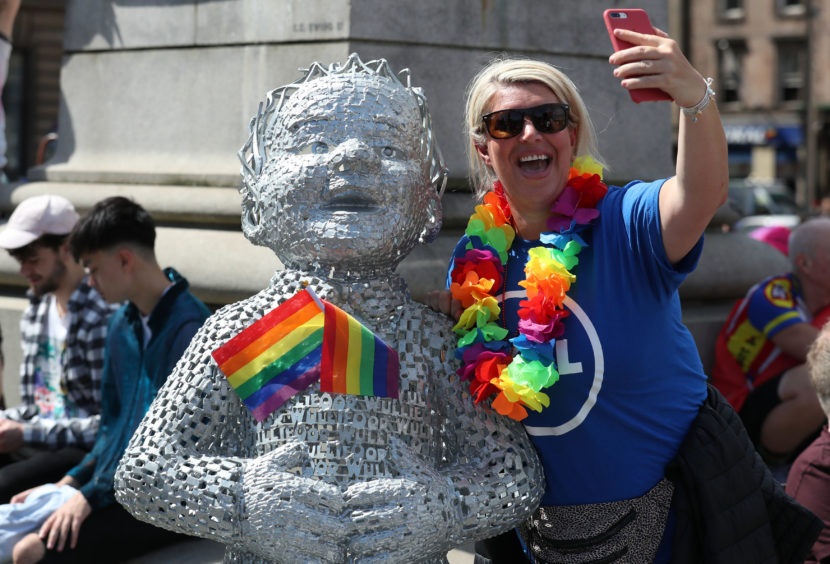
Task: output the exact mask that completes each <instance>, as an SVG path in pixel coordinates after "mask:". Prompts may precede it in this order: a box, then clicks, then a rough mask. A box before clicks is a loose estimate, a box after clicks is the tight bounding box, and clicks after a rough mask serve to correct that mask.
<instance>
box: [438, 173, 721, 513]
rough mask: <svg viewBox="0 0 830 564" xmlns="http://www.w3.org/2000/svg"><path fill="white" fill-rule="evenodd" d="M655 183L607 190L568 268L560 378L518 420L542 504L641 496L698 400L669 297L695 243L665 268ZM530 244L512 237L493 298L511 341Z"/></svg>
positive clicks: (699, 375) (687, 342) (691, 361)
mask: <svg viewBox="0 0 830 564" xmlns="http://www.w3.org/2000/svg"><path fill="white" fill-rule="evenodd" d="M663 182H664V180H660V181H655V182H651V183H644V182H632V183H630V184H628V185H627V186H626V187H625V188H620V187H617V186H611V187H609V191H608V194H607V195H606V196H605V198H603V200H602V201H601V202H600V204H599V206H598V209H599V210H600V216H599V218H598V219H597V220H595V221H594V223H593V224H592V226H591V227H589V228H588V229H586V230H585V231H583V232H582V233H581V235H582V238H583V239H584V240H585V242H586V243H587V244H588V246H587V247H585V248H584V249H583V250H582V252H581V253H580V254H579V264H578V265H577V266H576V267H575V268H574V269H572V272H573V273H574V274H575V275H576V282H575V283H574V284H573V285H572V286H571V289H570V291H569V292H568V297H567V298H566V301H565V306H566V309H567V310H568V311H569V312H570V315H569V316H568V317H567V318H566V319H565V320H564V327H565V334H564V336H563V337H561V338H559V339H557V343H556V351H557V366H558V370H559V372H560V379H559V381H558V382H557V383H556V384H554V386H552V387H551V388H548V389H547V390H546V393H547V394H548V395H549V396H550V400H551V404H550V407H547V408H544V410H543V411H542V413H537V412H535V411H531V410H528V412H529V413H530V415H529V416H528V417H527V419H525V420H524V421H523V423H524V424H525V428H526V429H527V432H528V434H529V435H530V436H531V439H532V440H533V443H534V444H535V445H536V448H537V450H538V452H539V456H540V458H541V460H542V464H543V466H544V470H545V478H546V480H547V489H546V491H545V495H544V498H543V499H542V505H574V504H584V503H598V502H604V501H616V500H621V499H629V498H633V497H638V496H640V495H642V494H644V493H645V492H646V491H648V490H649V489H651V488H652V487H653V486H654V485H655V484H656V483H657V482H658V481H659V480H660V479H662V478H663V475H664V468H665V466H666V464H667V463H668V462H669V460H671V458H672V457H673V456H674V455H675V454H676V452H677V450H678V448H679V446H680V443H681V441H682V440H683V438H684V436H685V435H686V432H687V431H688V429H689V426H690V425H691V422H692V420H693V419H694V418H695V416H696V415H697V412H698V409H699V407H700V405H701V404H702V403H703V400H704V399H705V397H706V393H707V392H706V376H705V375H704V373H703V368H702V366H701V363H700V358H699V356H698V353H697V348H696V346H695V343H694V340H693V339H692V336H691V334H690V333H689V331H688V330H687V329H686V327H685V326H684V325H683V324H682V322H681V314H680V301H679V298H678V295H677V288H678V286H679V285H680V283H681V282H682V281H683V280H684V278H685V277H686V275H687V274H688V273H689V272H691V271H692V270H693V269H694V267H695V266H696V264H697V260H698V258H699V256H700V252H701V249H702V246H703V240H702V238H701V240H700V241H698V243H697V245H696V246H695V247H694V249H693V250H692V251H690V252H689V254H688V255H687V256H686V257H684V258H683V259H682V260H681V261H680V262H679V263H678V264H676V265H674V266H672V265H671V264H670V263H669V260H668V258H667V256H666V252H665V249H664V247H663V240H662V234H661V228H660V213H659V208H658V196H659V191H660V187H661V186H662V184H663ZM466 243H467V239H466V236H465V237H464V238H462V240H461V241H460V242H459V244H458V245H457V246H456V249H455V252H454V255H453V258H455V257H459V256H463V254H464V250H465V246H466ZM538 245H539V243H538V241H537V242H531V241H524V240H520V239H518V238H517V239H516V241H515V242H514V243H513V246H512V248H511V249H510V251H509V259H508V264H507V277H506V278H507V288H506V290H507V292H506V294H504V295H505V296H506V302H507V307H506V312H505V313H506V319H507V326H508V328H509V329H510V336H511V337H513V336H515V335H516V334H517V332H516V328H517V325H518V315H517V310H518V307H519V305H518V304H519V301H520V300H521V299H524V297H525V291H524V288H522V287H521V286H518V282H519V281H520V280H522V279H523V278H524V265H525V262H526V260H527V252H528V249H530V248H532V247H534V246H538ZM450 271H452V262H451V264H450ZM448 283H449V277H448ZM502 291H503V289H500V290H499V291H498V292H497V295H498V297H499V299H500V300H501V296H502V295H503V292H502Z"/></svg>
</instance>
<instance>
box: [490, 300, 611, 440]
mask: <svg viewBox="0 0 830 564" xmlns="http://www.w3.org/2000/svg"><path fill="white" fill-rule="evenodd" d="M511 294H515V295H511ZM505 297H506V298H508V299H509V298H512V297H521V298H522V299H525V298H526V294H525V292H524V290H519V291H516V292H508V293H507V296H505ZM563 305H564V306H565V307H566V308H567V309H568V310H570V312H571V315H573V316H574V317H576V319H577V320H578V321H579V323H580V324H581V325H582V328H583V329H584V330H585V335H586V336H587V339H588V341H589V343H590V345H591V350H593V353H594V378H593V381H592V382H591V387H590V389H589V390H588V394H587V396H586V398H585V401H584V402H583V403H582V406H581V407H580V408H579V410H578V411H577V412H576V414H575V415H574V416H573V417H571V418H570V419H568V420H567V421H565V422H563V423H561V424H559V425H556V426H553V427H539V426H534V425H525V430H526V431H527V433H528V434H529V435H534V436H537V437H544V436H551V435H564V434H565V433H568V432H570V431H573V430H574V429H576V428H577V427H579V426H580V425H581V424H582V422H583V421H585V418H586V417H588V414H589V413H590V412H591V409H592V408H593V407H594V405H596V403H597V396H598V395H599V391H600V389H601V388H602V380H603V376H604V374H605V359H604V357H603V354H602V345H601V344H600V342H599V335H598V334H597V331H596V328H595V327H594V324H593V323H591V320H590V318H589V317H588V315H587V314H586V313H585V310H583V309H582V308H581V307H579V305H578V304H577V303H576V302H575V301H573V299H571V298H570V297H568V296H566V297H565V301H564V304H563ZM560 344H562V345H565V344H566V343H563V342H557V344H556V347H557V348H556V353H557V355H556V356H557V368H558V369H559V373H560V377H561V376H563V375H567V374H568V373H569V366H568V365H567V360H568V357H567V348H564V351H565V355H564V360H565V361H566V362H565V363H563V362H562V360H563V357H562V355H560V354H559V353H560V348H559V347H560ZM555 387H556V386H555V385H554V388H555Z"/></svg>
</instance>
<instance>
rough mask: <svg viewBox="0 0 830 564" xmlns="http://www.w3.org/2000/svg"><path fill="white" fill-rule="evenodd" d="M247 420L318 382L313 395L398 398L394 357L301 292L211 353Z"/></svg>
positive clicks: (340, 314)
mask: <svg viewBox="0 0 830 564" xmlns="http://www.w3.org/2000/svg"><path fill="white" fill-rule="evenodd" d="M213 358H214V360H216V363H217V364H218V365H219V369H220V370H221V371H222V373H223V374H224V375H225V376H226V377H227V379H228V383H229V384H230V385H231V387H232V388H233V389H234V390H236V393H237V394H238V395H239V397H240V398H241V399H242V402H243V403H244V404H245V406H246V407H247V408H248V409H249V410H250V411H251V414H252V415H253V416H254V419H256V420H257V421H262V420H263V419H265V418H266V417H268V416H269V415H270V414H271V413H273V412H274V411H276V410H277V409H279V408H280V406H281V405H282V404H283V403H285V401H286V400H288V398H290V397H291V396H293V395H294V394H296V393H297V392H299V391H301V390H304V389H305V388H307V387H308V386H310V385H311V384H312V383H313V382H314V381H315V380H317V379H318V378H319V379H320V391H323V392H334V393H339V394H355V395H365V396H385V397H391V398H397V397H398V372H399V367H398V353H397V352H396V351H395V350H394V349H392V348H391V347H390V346H389V345H387V344H386V343H384V342H383V341H382V340H380V339H379V338H378V337H377V336H375V334H374V333H372V332H371V331H369V330H368V329H367V328H366V327H364V326H363V325H362V324H361V323H360V322H358V321H357V320H356V319H355V318H353V317H352V316H350V315H349V314H347V313H346V312H344V311H343V310H341V309H339V308H338V307H336V306H334V305H332V304H330V303H328V302H326V301H324V300H320V298H318V297H317V296H316V295H314V294H313V293H312V292H311V290H308V289H306V290H302V291H301V292H299V293H297V294H295V295H294V296H293V297H291V298H289V299H288V300H286V301H285V302H283V303H282V304H281V305H279V306H278V307H276V308H275V309H273V310H271V311H270V312H268V313H267V314H265V315H264V316H263V317H262V318H261V319H259V320H258V321H256V322H255V323H254V324H253V325H251V326H250V327H248V328H247V329H245V330H244V331H242V332H241V333H239V334H238V335H236V336H235V337H233V338H232V339H231V340H229V341H228V342H227V343H225V344H224V345H222V346H221V347H219V348H218V349H216V350H215V351H213Z"/></svg>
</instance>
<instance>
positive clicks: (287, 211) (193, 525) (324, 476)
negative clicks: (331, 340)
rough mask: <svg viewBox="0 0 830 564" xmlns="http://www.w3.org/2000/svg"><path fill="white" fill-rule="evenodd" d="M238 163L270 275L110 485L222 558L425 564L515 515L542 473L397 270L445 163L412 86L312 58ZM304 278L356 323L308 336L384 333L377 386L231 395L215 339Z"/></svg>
mask: <svg viewBox="0 0 830 564" xmlns="http://www.w3.org/2000/svg"><path fill="white" fill-rule="evenodd" d="M404 82H405V83H407V84H408V80H407V81H404ZM242 157H243V163H244V164H243V185H242V207H243V213H242V226H243V231H244V233H245V235H246V237H248V239H249V240H251V241H252V242H254V243H255V244H259V245H264V246H267V247H269V248H271V249H272V250H273V251H274V252H275V253H276V254H277V256H278V257H279V258H280V260H281V261H282V263H283V265H284V266H285V270H282V271H279V272H277V273H276V274H275V275H274V277H273V279H272V281H271V283H270V285H269V286H268V287H267V288H265V289H264V290H262V291H261V292H259V293H258V294H256V295H254V296H252V297H251V298H248V299H246V300H243V301H241V302H238V303H235V304H231V305H229V306H227V307H224V308H222V309H221V310H219V311H218V312H216V313H215V314H214V315H213V316H212V317H211V318H210V319H209V320H208V321H207V323H206V324H205V327H203V328H202V330H201V331H200V332H199V334H198V335H197V336H196V337H195V338H194V340H193V344H192V346H191V347H190V349H188V351H187V352H186V353H185V357H184V358H183V359H182V362H180V363H179V364H178V365H177V367H176V370H175V372H174V373H173V374H172V375H171V377H170V380H169V381H168V384H167V385H166V386H165V387H164V388H163V389H162V390H161V391H160V392H159V396H158V397H157V398H156V401H155V402H153V405H152V406H151V407H150V411H149V412H148V414H147V417H146V418H145V419H144V421H143V422H142V425H141V426H140V427H139V429H138V431H136V434H135V435H134V436H133V439H132V441H131V442H130V446H129V447H128V449H127V452H126V453H125V454H124V458H122V460H121V464H120V466H119V469H118V472H117V474H116V498H117V499H118V500H119V501H120V502H121V503H122V504H124V506H125V507H127V508H128V509H129V510H130V511H131V512H132V513H133V514H135V515H136V516H138V517H139V518H141V519H145V520H147V521H148V522H151V523H154V524H156V525H158V526H160V527H165V528H167V529H170V530H176V531H181V532H184V533H187V534H191V535H197V536H200V537H206V538H210V539H213V540H216V541H219V542H221V543H224V544H225V545H226V546H227V548H226V553H225V560H226V561H227V562H308V561H325V562H344V561H352V560H355V561H360V560H362V559H372V560H373V561H384V562H415V561H439V560H441V559H442V558H444V556H445V554H446V552H447V551H448V550H450V549H451V548H453V547H455V546H458V545H461V544H463V543H465V542H469V541H471V540H473V539H476V538H480V537H487V536H491V535H494V534H496V533H498V532H501V531H503V530H506V529H509V528H511V527H512V526H514V525H515V524H516V523H517V522H519V521H521V520H522V519H523V518H525V517H527V516H528V515H529V514H530V512H531V511H532V510H533V509H534V508H535V506H536V504H538V502H539V498H540V495H541V492H542V483H543V480H542V478H541V474H540V470H539V463H538V459H537V457H536V455H535V452H534V451H533V448H532V447H531V446H530V443H529V441H528V439H527V435H526V434H525V432H524V430H523V429H522V428H521V426H519V425H518V424H516V423H515V422H513V421H512V420H510V419H508V418H506V417H503V416H500V415H498V414H497V413H495V412H494V411H492V410H490V409H487V408H484V407H482V406H477V405H475V404H473V402H472V401H470V397H469V394H468V393H467V391H466V390H465V386H462V385H461V383H460V381H459V378H458V377H457V376H456V374H455V369H456V367H457V364H456V363H454V362H453V348H454V343H455V339H454V338H453V337H452V333H451V325H452V323H451V321H450V320H449V319H447V318H446V317H445V316H443V315H440V314H437V313H435V312H432V311H430V310H429V309H428V308H426V307H425V306H423V305H420V304H417V303H414V302H412V300H411V298H410V296H409V292H408V291H407V288H406V283H405V282H404V281H403V279H402V278H401V277H400V276H399V275H397V274H396V273H395V267H396V265H397V264H398V263H399V262H400V261H401V260H402V259H403V258H404V257H405V256H406V255H407V254H408V253H409V251H410V250H411V249H412V248H413V247H414V246H415V245H416V244H417V243H418V242H419V241H429V240H431V239H432V238H433V237H434V236H435V235H436V234H437V232H438V229H439V227H440V222H441V220H440V217H441V216H440V214H441V199H440V198H441V191H442V189H443V180H444V176H445V174H446V173H445V171H444V167H443V163H442V161H441V158H440V153H439V152H438V149H437V147H436V145H435V141H434V138H433V135H432V130H431V125H430V117H429V113H428V111H427V108H426V100H425V98H424V96H423V94H422V93H421V92H420V90H419V89H416V88H411V87H409V86H406V85H405V84H402V83H401V81H400V80H399V79H398V78H397V77H396V76H395V75H394V74H393V73H392V72H391V71H390V70H389V67H388V65H387V63H386V61H383V60H380V61H372V62H369V63H363V62H362V61H360V59H359V58H358V57H357V55H352V56H351V57H350V58H349V60H348V61H347V62H346V63H345V64H343V65H342V66H341V65H339V64H334V65H331V66H329V67H323V66H321V65H319V64H317V63H315V64H313V65H312V67H311V69H310V70H309V71H308V74H307V75H306V76H304V77H302V78H301V79H299V80H298V81H296V82H295V83H293V84H290V85H288V86H286V87H282V88H278V89H277V90H275V91H273V92H271V93H269V95H268V100H267V103H266V104H265V105H264V109H263V110H261V111H260V113H259V115H257V116H256V118H255V119H254V121H253V122H252V125H251V138H250V140H249V142H248V143H247V144H246V145H245V147H244V149H243V151H242ZM240 274H241V273H240ZM305 288H308V289H311V290H313V291H314V293H315V294H316V295H317V296H319V297H320V298H322V299H323V300H327V301H328V303H325V309H326V312H328V311H329V307H330V306H331V305H332V304H333V305H335V306H337V307H339V308H342V310H343V311H345V312H346V313H348V314H349V315H351V316H353V319H359V320H360V322H361V323H362V324H363V326H364V329H368V330H367V331H365V332H363V331H362V330H358V331H357V332H355V333H352V332H351V329H350V330H349V331H345V330H344V331H343V332H340V329H339V327H340V326H339V324H336V325H333V326H330V325H329V321H328V317H327V319H326V322H325V325H324V331H328V330H329V328H330V327H336V329H335V330H334V331H333V333H337V339H342V337H343V336H344V335H348V337H349V343H352V338H353V335H354V336H355V337H356V336H357V335H361V339H362V338H366V337H368V336H370V335H372V334H373V333H374V335H375V337H376V338H379V339H380V340H382V342H383V343H385V344H386V345H388V346H389V347H391V349H392V353H391V354H390V356H389V357H388V358H394V359H395V360H396V361H397V363H399V371H396V375H397V382H395V385H394V386H387V387H386V388H384V390H385V392H387V393H388V395H391V397H386V395H387V394H386V393H384V394H377V393H375V394H374V395H372V393H364V388H363V386H362V382H361V385H360V387H359V390H360V395H357V392H355V391H352V390H350V389H349V387H345V389H344V390H343V391H345V392H346V393H336V389H335V390H332V391H324V389H328V387H327V386H326V387H325V388H324V385H323V378H324V369H323V367H322V366H321V365H320V364H317V365H314V364H311V365H310V366H309V367H308V371H307V372H305V374H309V375H311V376H312V377H311V378H309V380H307V381H304V385H302V386H300V385H298V386H296V387H294V386H293V381H292V382H291V383H290V384H286V385H283V386H282V387H280V382H278V381H277V380H278V379H279V378H280V375H278V376H275V377H274V378H273V379H272V380H264V381H263V382H262V384H263V385H262V387H260V388H259V389H260V390H270V387H273V389H274V390H276V392H275V393H274V396H276V395H277V394H281V393H285V396H283V399H284V400H285V401H284V403H282V405H281V406H280V407H277V408H275V410H274V411H271V412H270V413H268V412H267V411H266V412H259V411H257V410H258V409H259V407H256V408H254V407H250V409H249V404H248V403H243V400H242V396H243V394H242V392H241V390H240V388H237V387H236V384H234V383H232V378H229V377H226V374H223V372H222V371H220V368H219V365H218V364H217V361H215V360H214V359H215V358H216V357H215V356H213V355H214V352H215V351H217V350H218V349H220V348H223V347H224V346H225V345H227V344H228V343H229V342H230V341H232V340H233V339H235V338H236V337H238V336H246V335H247V333H246V331H247V330H248V329H250V328H252V327H254V325H255V324H257V323H259V322H260V321H262V320H264V319H266V318H267V316H270V314H272V313H274V311H278V312H279V311H281V310H280V309H279V308H278V306H282V305H285V304H288V303H293V302H292V300H293V299H294V298H297V296H298V295H300V296H302V295H307V294H308V293H307V292H306V293H303V292H301V291H302V290H304V289H305ZM298 292H299V294H298ZM308 305H309V307H311V308H312V309H313V307H315V306H314V305H313V304H311V303H309V304H308ZM275 308H277V309H275ZM318 311H319V310H318ZM350 327H352V326H350ZM362 342H368V341H362ZM254 344H256V343H254ZM286 346H287V345H286ZM325 346H326V345H325V344H324V345H323V347H324V348H325ZM290 350H294V349H293V348H292V349H290ZM357 350H363V349H361V348H358V349H357ZM375 350H377V349H375ZM395 351H396V353H397V354H395ZM345 352H347V351H344V353H345ZM352 352H353V351H352V350H349V351H348V356H344V358H345V359H347V360H344V361H342V362H341V361H338V360H335V361H334V362H335V363H336V366H335V368H336V369H337V370H341V369H345V368H346V365H349V369H351V368H352V366H351V361H352V358H353V355H352ZM323 358H326V357H325V355H323ZM253 364H255V362H254V361H252V362H251V363H250V365H253ZM356 365H357V366H360V362H356ZM222 366H223V370H224V369H225V368H224V367H225V366H226V364H224V363H223V364H222ZM245 366H246V367H247V366H248V365H245ZM267 366H271V365H267ZM375 366H377V365H375ZM315 370H319V376H317V377H314V371H315ZM263 372H265V370H263ZM258 374H260V373H258ZM234 376H236V373H234ZM370 376H371V375H370ZM386 376H388V372H384V373H381V374H380V377H381V378H382V379H383V382H385V383H387V384H388V383H389V380H386V379H385V377H386ZM375 378H377V373H376V376H375ZM253 379H254V378H252V380H253ZM249 381H250V380H249ZM369 381H370V382H374V383H378V381H377V379H375V380H372V378H371V377H370V378H369ZM327 384H328V383H327ZM390 392H391V393H390ZM257 393H258V392H257ZM269 393H270V392H269ZM292 394H293V395H292ZM254 395H256V393H255V394H254ZM274 396H268V397H269V399H270V398H272V397H274ZM250 397H253V396H249V398H250ZM245 401H246V402H247V401H248V400H245ZM266 403H267V401H266Z"/></svg>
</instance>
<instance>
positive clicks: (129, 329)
mask: <svg viewBox="0 0 830 564" xmlns="http://www.w3.org/2000/svg"><path fill="white" fill-rule="evenodd" d="M165 274H166V275H167V276H168V278H170V280H171V281H173V282H174V284H173V286H171V287H170V288H169V289H168V290H167V292H166V293H165V294H164V295H163V296H162V298H161V300H159V302H158V303H157V304H156V307H155V308H154V309H153V311H152V312H151V313H150V317H149V320H148V325H149V327H150V330H151V335H152V336H151V337H150V342H149V343H147V344H146V346H145V344H144V342H143V341H144V329H143V326H142V323H141V317H140V313H139V310H138V308H137V307H136V306H135V305H133V304H132V303H127V304H125V305H124V306H122V307H121V309H119V310H118V311H117V312H115V313H114V314H113V315H112V317H111V318H110V321H109V329H108V331H107V348H106V356H105V359H106V360H105V361H104V374H103V379H102V384H101V387H102V390H101V393H102V400H101V423H100V427H99V429H98V436H97V437H96V439H95V445H94V446H93V448H92V450H91V451H90V453H89V454H87V455H86V457H85V458H84V459H83V460H82V461H81V463H80V464H78V466H76V467H75V468H73V469H72V470H70V471H69V475H70V476H72V477H73V478H74V479H75V480H77V481H78V482H79V483H80V484H82V485H81V488H80V490H81V493H82V494H83V495H84V497H85V498H86V500H87V501H88V502H89V504H90V505H91V506H92V509H93V510H96V509H100V508H102V507H105V506H107V505H109V504H110V503H113V502H114V501H115V498H114V496H113V475H114V474H115V469H116V467H117V466H118V461H119V460H120V458H121V455H122V454H123V453H124V450H125V449H126V448H127V443H129V441H130V438H131V437H132V435H133V432H135V429H136V428H137V427H138V424H139V423H140V422H141V419H142V418H143V417H144V414H145V413H146V412H147V409H148V408H149V407H150V403H151V402H152V401H153V399H154V398H155V397H156V392H157V391H158V389H159V388H160V387H161V385H162V384H164V382H165V380H167V376H168V375H169V374H170V373H171V372H172V371H173V367H174V366H175V365H176V362H177V361H178V360H179V358H180V357H181V356H182V354H183V353H184V350H185V349H186V348H187V346H188V345H189V344H190V340H191V339H192V338H193V335H194V334H195V333H196V331H197V330H198V329H199V327H201V326H202V323H204V321H205V319H207V318H208V316H209V315H210V311H209V310H208V309H207V307H205V305H204V304H203V303H202V302H201V301H199V300H198V299H197V298H195V297H194V296H193V294H191V293H190V291H189V290H188V288H189V284H188V283H187V280H185V279H184V278H183V277H182V276H181V275H179V273H178V272H176V271H175V270H173V269H172V268H168V269H166V270H165Z"/></svg>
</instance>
